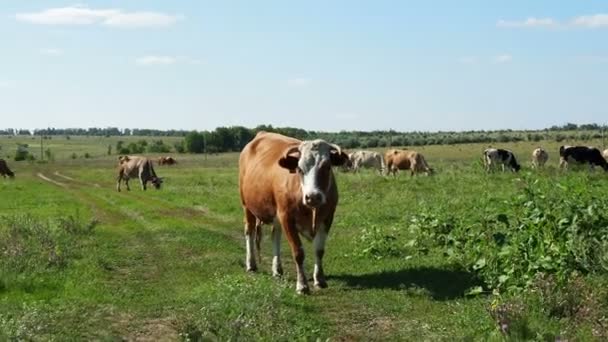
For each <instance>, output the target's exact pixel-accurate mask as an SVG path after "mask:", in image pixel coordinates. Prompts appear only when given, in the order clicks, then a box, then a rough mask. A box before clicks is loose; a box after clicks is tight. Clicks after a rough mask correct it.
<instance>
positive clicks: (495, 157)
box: [483, 148, 521, 172]
mask: <svg viewBox="0 0 608 342" xmlns="http://www.w3.org/2000/svg"><path fill="white" fill-rule="evenodd" d="M483 162H484V165H485V168H486V171H488V172H490V171H492V170H494V169H495V168H496V167H497V166H498V165H500V166H501V167H502V172H505V168H506V167H509V168H510V169H511V171H513V172H517V171H519V170H520V169H521V166H520V165H519V163H517V159H515V154H513V152H511V151H509V150H504V149H502V148H487V149H485V150H484V151H483Z"/></svg>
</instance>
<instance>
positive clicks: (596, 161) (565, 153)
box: [559, 146, 608, 171]
mask: <svg viewBox="0 0 608 342" xmlns="http://www.w3.org/2000/svg"><path fill="white" fill-rule="evenodd" d="M570 163H578V164H589V168H591V169H592V170H593V167H594V166H596V165H597V166H601V167H602V168H603V169H604V171H608V163H607V162H606V159H604V157H603V156H602V153H601V152H600V150H598V149H597V148H595V147H592V146H560V147H559V167H560V168H562V169H568V164H570Z"/></svg>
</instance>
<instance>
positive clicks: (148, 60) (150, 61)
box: [135, 55, 203, 66]
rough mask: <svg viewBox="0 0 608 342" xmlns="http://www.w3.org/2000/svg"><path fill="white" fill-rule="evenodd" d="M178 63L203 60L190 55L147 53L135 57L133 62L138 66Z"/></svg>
mask: <svg viewBox="0 0 608 342" xmlns="http://www.w3.org/2000/svg"><path fill="white" fill-rule="evenodd" d="M178 63H179V64H190V65H200V64H203V61H202V60H200V59H196V58H192V57H184V56H163V55H148V56H143V57H139V58H136V59H135V64H137V65H139V66H156V65H172V64H178Z"/></svg>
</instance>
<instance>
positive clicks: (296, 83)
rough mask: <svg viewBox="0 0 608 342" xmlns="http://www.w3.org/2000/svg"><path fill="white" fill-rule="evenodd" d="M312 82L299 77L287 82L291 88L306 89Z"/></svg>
mask: <svg viewBox="0 0 608 342" xmlns="http://www.w3.org/2000/svg"><path fill="white" fill-rule="evenodd" d="M311 82H312V80H311V79H309V78H304V77H298V78H292V79H290V80H287V85H288V86H290V87H305V86H308V85H310V83H311Z"/></svg>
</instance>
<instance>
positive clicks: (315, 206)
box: [239, 132, 348, 293]
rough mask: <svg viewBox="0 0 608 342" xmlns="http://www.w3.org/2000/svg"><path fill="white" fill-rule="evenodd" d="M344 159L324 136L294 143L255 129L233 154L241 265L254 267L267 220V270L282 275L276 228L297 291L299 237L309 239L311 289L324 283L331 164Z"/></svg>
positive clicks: (334, 197) (303, 283)
mask: <svg viewBox="0 0 608 342" xmlns="http://www.w3.org/2000/svg"><path fill="white" fill-rule="evenodd" d="M347 160H348V156H347V155H346V154H345V153H343V152H342V150H341V149H340V147H339V146H337V145H334V144H330V143H327V142H325V141H324V140H321V139H317V140H306V141H300V140H297V139H294V138H290V137H286V136H284V135H280V134H276V133H267V132H259V133H258V134H257V135H256V136H255V138H254V139H253V140H252V141H250V142H249V143H248V144H247V145H246V146H245V148H243V151H242V152H241V155H240V158H239V190H240V195H241V204H242V206H243V211H244V214H245V239H246V243H245V247H246V268H247V270H248V271H256V270H257V265H256V258H255V250H256V248H258V251H257V252H258V256H259V252H260V251H259V245H258V241H259V237H260V234H261V229H260V226H261V224H262V223H265V224H269V223H272V224H273V229H272V246H273V248H272V250H273V260H272V273H273V275H274V276H280V275H282V274H283V267H282V265H281V259H280V255H281V253H280V248H281V232H284V233H285V235H286V237H287V241H288V242H289V246H290V247H291V253H292V255H293V258H294V261H295V264H296V272H297V283H296V284H297V286H296V290H297V292H298V293H308V292H309V291H310V290H309V288H308V280H307V278H306V274H305V272H304V249H303V247H302V242H301V240H300V235H302V236H304V237H306V238H308V239H313V244H314V248H315V266H314V273H313V279H314V284H315V286H317V287H320V288H325V287H327V282H326V280H325V274H324V272H323V255H324V253H325V240H326V238H327V234H328V232H329V229H330V227H331V224H332V222H333V218H334V212H335V210H336V206H337V204H338V188H337V185H336V180H335V177H334V174H333V171H332V166H341V165H342V164H344V163H345V162H346V161H347Z"/></svg>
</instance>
